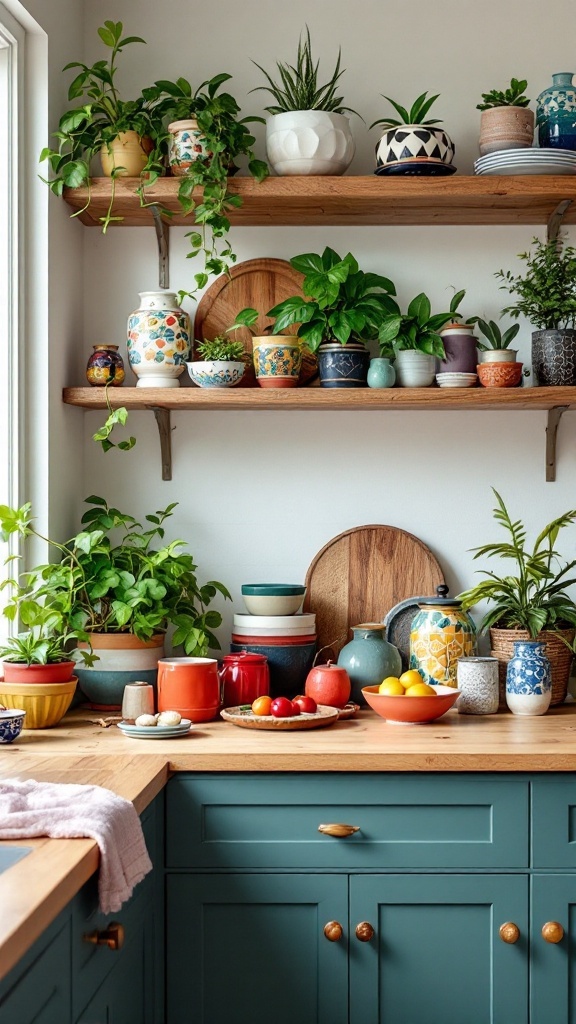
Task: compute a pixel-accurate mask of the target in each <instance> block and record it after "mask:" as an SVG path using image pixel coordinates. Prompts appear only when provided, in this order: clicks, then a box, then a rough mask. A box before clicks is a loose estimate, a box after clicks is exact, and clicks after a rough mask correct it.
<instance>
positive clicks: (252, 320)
mask: <svg viewBox="0 0 576 1024" xmlns="http://www.w3.org/2000/svg"><path fill="white" fill-rule="evenodd" d="M270 315H271V314H270V313H267V314H266V316H270ZM260 318H261V315H260V313H259V312H258V310H256V309H252V308H251V307H248V308H247V309H242V310H240V312H239V313H238V314H237V316H236V319H235V321H234V323H233V324H232V325H231V326H230V327H228V328H227V331H228V332H230V331H236V330H238V329H239V328H241V327H243V328H244V327H245V328H247V329H248V330H249V331H250V334H251V335H252V362H253V366H254V373H255V375H256V381H257V383H258V384H259V386H260V387H261V388H295V387H298V385H299V383H300V376H301V372H302V362H303V358H304V354H305V351H306V352H307V353H308V355H310V352H309V351H308V349H305V347H304V346H303V345H302V343H301V341H300V339H299V338H298V337H296V336H295V335H293V334H283V335H282V336H281V337H273V336H272V334H271V333H267V334H264V335H260V336H259V335H257V334H256V324H257V322H258V320H259V319H260ZM265 330H269V331H271V330H272V325H270V328H269V329H268V328H265ZM242 347H243V346H242ZM307 379H308V377H307Z"/></svg>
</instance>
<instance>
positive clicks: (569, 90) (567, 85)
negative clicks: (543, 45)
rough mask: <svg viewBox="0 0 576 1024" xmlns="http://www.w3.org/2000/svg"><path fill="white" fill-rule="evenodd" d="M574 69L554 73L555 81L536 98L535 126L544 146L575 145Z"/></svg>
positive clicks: (563, 146)
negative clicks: (572, 70)
mask: <svg viewBox="0 0 576 1024" xmlns="http://www.w3.org/2000/svg"><path fill="white" fill-rule="evenodd" d="M573 78H574V75H573V74H572V72H571V71H561V72H559V73H558V74H556V75H552V85H551V86H549V87H548V88H547V89H544V91H543V92H541V93H540V95H539V96H538V98H537V100H536V127H537V128H538V142H539V144H540V147H541V148H542V149H576V88H575V87H574V85H573V84H572V79H573Z"/></svg>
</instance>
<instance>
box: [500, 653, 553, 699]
mask: <svg viewBox="0 0 576 1024" xmlns="http://www.w3.org/2000/svg"><path fill="white" fill-rule="evenodd" d="M545 650H546V644H544V643H542V642H541V641H538V640H516V641H515V643H514V656H513V657H512V658H511V659H510V661H509V662H508V668H507V670H506V703H507V705H508V707H509V708H510V711H511V712H512V714H513V715H545V714H546V712H547V711H548V708H549V707H550V701H551V699H552V678H551V673H550V662H549V661H548V658H547V657H546V655H545V653H544V651H545Z"/></svg>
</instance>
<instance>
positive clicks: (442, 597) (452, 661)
mask: <svg viewBox="0 0 576 1024" xmlns="http://www.w3.org/2000/svg"><path fill="white" fill-rule="evenodd" d="M437 592H438V597H436V598H433V597H430V598H423V599H422V600H421V601H419V602H418V607H419V609H420V611H419V612H418V613H417V615H416V616H415V617H414V620H413V622H412V627H411V629H410V668H416V669H418V671H419V672H420V674H421V676H422V678H423V679H424V682H426V683H428V684H429V685H430V686H437V685H438V684H441V685H443V686H453V687H457V685H458V684H457V681H456V670H457V667H458V658H469V657H471V656H472V655H474V654H476V627H475V626H474V623H473V621H472V619H471V618H470V616H469V615H468V612H465V611H463V610H462V607H461V603H460V601H458V600H456V599H454V598H449V597H447V596H446V595H447V594H448V587H446V586H444V585H442V586H440V587H437Z"/></svg>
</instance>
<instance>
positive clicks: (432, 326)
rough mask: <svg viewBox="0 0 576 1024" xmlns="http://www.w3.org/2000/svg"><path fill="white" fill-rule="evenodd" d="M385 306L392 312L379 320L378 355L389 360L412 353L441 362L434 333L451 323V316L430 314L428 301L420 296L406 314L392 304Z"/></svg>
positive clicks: (440, 347)
mask: <svg viewBox="0 0 576 1024" xmlns="http://www.w3.org/2000/svg"><path fill="white" fill-rule="evenodd" d="M457 297H458V295H456V296H455V297H454V298H455V299H456V298H457ZM389 302H391V303H392V309H390V311H389V312H388V314H387V315H386V316H385V317H384V319H383V320H382V323H381V324H380V329H379V332H378V339H379V341H380V352H381V354H382V355H383V356H393V355H396V354H397V353H398V352H400V351H402V350H403V349H412V350H414V351H416V352H423V353H425V354H426V355H433V356H437V357H438V358H439V359H444V357H445V355H446V353H445V350H444V343H443V341H442V338H441V337H440V335H439V334H438V331H440V330H441V329H442V327H444V326H445V325H446V324H447V323H449V321H450V320H452V317H453V315H454V312H453V311H451V312H448V313H435V314H432V307H431V304H430V299H429V298H428V296H427V295H425V294H424V292H421V293H420V295H417V296H416V298H415V299H412V302H411V303H410V305H409V306H408V309H407V311H406V313H401V312H400V307H399V306H398V305H397V303H396V302H394V301H393V300H389ZM453 303H454V300H453ZM456 305H457V303H456Z"/></svg>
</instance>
